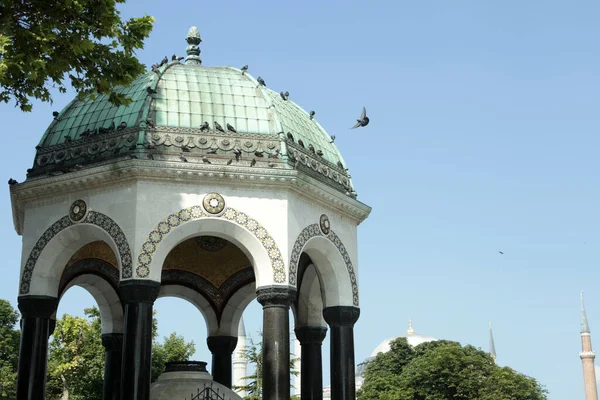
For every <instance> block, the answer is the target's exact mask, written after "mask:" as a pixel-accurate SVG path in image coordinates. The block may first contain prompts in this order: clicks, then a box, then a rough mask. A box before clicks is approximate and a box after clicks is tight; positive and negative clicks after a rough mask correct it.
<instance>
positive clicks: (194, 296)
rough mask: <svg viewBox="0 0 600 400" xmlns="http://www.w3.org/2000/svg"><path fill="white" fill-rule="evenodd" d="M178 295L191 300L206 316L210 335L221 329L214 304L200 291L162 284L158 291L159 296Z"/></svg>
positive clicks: (205, 319) (177, 296) (180, 297)
mask: <svg viewBox="0 0 600 400" xmlns="http://www.w3.org/2000/svg"><path fill="white" fill-rule="evenodd" d="M161 297H176V298H178V299H183V300H187V301H189V302H190V303H191V304H193V305H194V306H195V307H196V308H197V309H198V311H200V313H201V314H202V316H203V317H204V322H205V323H206V332H207V333H208V336H211V335H213V334H215V332H218V330H219V321H218V319H217V315H216V314H215V311H214V310H213V308H212V306H211V305H210V303H209V302H208V300H206V299H205V298H204V296H202V295H201V294H200V293H198V292H197V291H195V290H194V289H190V288H189V287H187V286H183V285H173V284H169V285H161V287H160V291H159V292H158V298H161Z"/></svg>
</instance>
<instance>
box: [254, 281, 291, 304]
mask: <svg viewBox="0 0 600 400" xmlns="http://www.w3.org/2000/svg"><path fill="white" fill-rule="evenodd" d="M295 298H296V290H294V289H292V288H290V287H276V286H269V287H262V288H259V289H257V290H256V299H257V300H258V302H259V303H260V304H262V306H263V308H265V307H289V306H290V305H291V304H292V301H294V299H295Z"/></svg>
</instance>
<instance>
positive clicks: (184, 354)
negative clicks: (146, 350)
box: [152, 332, 196, 382]
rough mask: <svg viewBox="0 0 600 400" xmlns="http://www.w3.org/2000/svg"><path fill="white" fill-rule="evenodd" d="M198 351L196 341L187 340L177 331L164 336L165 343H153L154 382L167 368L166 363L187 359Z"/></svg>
mask: <svg viewBox="0 0 600 400" xmlns="http://www.w3.org/2000/svg"><path fill="white" fill-rule="evenodd" d="M195 352H196V347H195V346H194V341H193V340H192V341H191V342H189V343H186V342H185V339H184V338H183V336H178V335H177V334H176V333H175V332H173V333H171V335H169V336H165V337H164V338H163V343H162V344H160V343H157V342H154V344H153V345H152V382H154V381H156V380H157V379H158V377H159V375H160V374H162V373H163V372H164V370H165V364H166V363H168V362H171V361H187V360H189V359H190V357H191V356H192V354H194V353H195Z"/></svg>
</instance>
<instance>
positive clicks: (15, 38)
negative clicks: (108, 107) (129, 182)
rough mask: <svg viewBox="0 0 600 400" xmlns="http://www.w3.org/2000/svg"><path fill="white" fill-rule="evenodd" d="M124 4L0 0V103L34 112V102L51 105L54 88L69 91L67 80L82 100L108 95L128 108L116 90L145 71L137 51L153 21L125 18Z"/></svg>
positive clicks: (114, 0)
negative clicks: (120, 8)
mask: <svg viewBox="0 0 600 400" xmlns="http://www.w3.org/2000/svg"><path fill="white" fill-rule="evenodd" d="M124 2H125V0H0V101H4V102H8V101H9V100H10V99H11V98H12V99H14V100H15V101H16V105H18V106H19V107H20V108H21V110H23V111H30V110H31V103H30V101H29V99H30V98H36V99H39V100H42V101H52V98H51V95H50V88H51V87H58V89H59V91H60V92H63V93H64V92H65V91H66V87H65V84H64V83H63V81H64V80H65V78H68V79H69V80H70V82H71V85H72V86H73V88H74V89H75V90H76V91H77V92H78V94H79V95H80V96H82V97H85V96H91V95H93V93H100V94H106V95H108V96H109V99H110V101H111V102H112V103H113V104H117V105H118V104H127V103H128V101H129V99H127V98H126V97H125V96H124V95H123V94H121V93H116V92H115V87H116V86H119V85H123V86H128V85H129V84H131V82H132V81H133V80H134V79H135V78H136V77H137V76H138V75H139V74H141V73H142V72H143V71H144V69H145V68H144V66H143V65H142V64H141V63H140V62H139V61H138V60H137V59H136V58H135V50H136V49H141V48H142V47H143V40H144V39H146V38H147V37H148V36H149V34H150V32H151V31H152V24H153V22H154V18H152V17H149V16H144V17H141V18H131V19H129V20H128V21H123V20H121V17H120V13H119V11H118V10H117V9H116V5H117V3H124Z"/></svg>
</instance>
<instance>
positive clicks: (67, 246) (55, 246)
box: [19, 211, 132, 296]
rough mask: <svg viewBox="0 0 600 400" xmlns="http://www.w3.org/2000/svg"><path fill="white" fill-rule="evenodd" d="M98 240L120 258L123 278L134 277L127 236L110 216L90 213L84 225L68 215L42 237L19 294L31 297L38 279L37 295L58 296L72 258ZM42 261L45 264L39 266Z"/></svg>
mask: <svg viewBox="0 0 600 400" xmlns="http://www.w3.org/2000/svg"><path fill="white" fill-rule="evenodd" d="M95 240H102V241H104V242H106V243H107V244H108V245H109V246H110V247H111V249H112V250H113V252H114V253H115V255H116V256H117V261H118V262H119V265H118V267H119V270H120V271H121V276H122V277H123V278H127V277H129V278H131V274H132V259H131V250H130V248H129V243H128V242H127V238H126V237H125V234H124V233H123V231H122V230H121V228H120V227H119V225H118V224H117V223H116V222H115V221H113V220H112V219H111V218H110V217H108V216H107V215H104V214H102V213H99V212H96V211H89V212H88V213H87V215H86V216H85V217H84V218H83V219H82V220H81V221H80V222H75V221H73V220H71V218H69V216H68V215H67V216H64V217H62V218H61V219H59V220H58V221H56V222H55V223H53V224H52V225H51V226H50V227H49V228H48V229H46V231H45V232H44V233H43V234H42V235H41V236H40V238H39V239H38V241H37V242H36V244H35V245H34V246H33V249H32V250H31V251H30V253H29V257H28V258H27V261H26V262H25V267H24V268H23V273H22V274H21V285H20V288H19V293H20V294H21V295H25V294H29V292H30V289H31V283H32V279H33V278H34V277H36V278H38V279H40V285H41V286H42V288H37V289H36V290H38V292H39V291H42V292H40V293H34V294H44V295H46V294H48V295H55V296H56V295H57V290H58V279H59V278H60V274H61V273H62V269H63V268H64V266H65V264H66V263H67V261H68V260H69V258H70V257H71V256H72V255H73V253H74V252H75V251H77V250H78V249H79V248H80V247H81V246H83V245H85V244H87V243H90V242H92V241H95ZM40 259H42V260H44V261H45V263H42V264H40V265H39V266H38V261H39V260H40ZM44 280H46V282H44ZM43 283H45V285H44V284H43Z"/></svg>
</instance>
